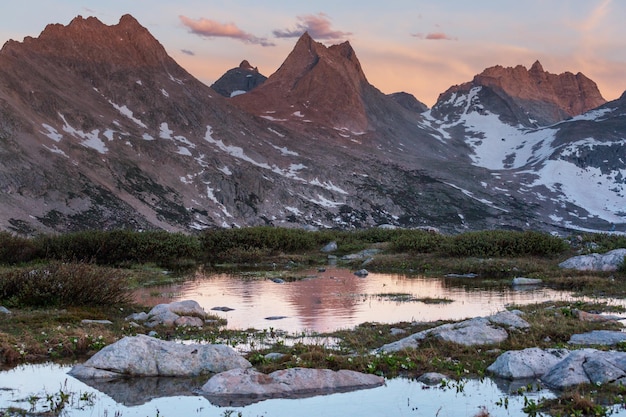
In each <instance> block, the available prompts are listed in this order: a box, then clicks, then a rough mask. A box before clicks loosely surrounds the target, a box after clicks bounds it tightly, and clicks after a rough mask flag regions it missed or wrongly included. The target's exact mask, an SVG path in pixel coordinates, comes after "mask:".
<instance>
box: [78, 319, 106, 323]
mask: <svg viewBox="0 0 626 417" xmlns="http://www.w3.org/2000/svg"><path fill="white" fill-rule="evenodd" d="M80 322H81V324H113V322H112V321H111V320H90V319H84V320H81V321H80Z"/></svg>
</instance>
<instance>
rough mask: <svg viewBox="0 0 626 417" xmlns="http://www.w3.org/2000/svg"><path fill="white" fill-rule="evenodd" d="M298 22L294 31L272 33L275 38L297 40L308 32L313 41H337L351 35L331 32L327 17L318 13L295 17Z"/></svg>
mask: <svg viewBox="0 0 626 417" xmlns="http://www.w3.org/2000/svg"><path fill="white" fill-rule="evenodd" d="M297 19H298V22H297V23H296V28H295V29H283V30H278V29H276V30H274V31H273V32H272V33H273V34H274V36H276V37H277V38H298V37H300V36H302V34H303V33H304V32H308V33H309V35H311V37H312V38H313V39H328V40H338V39H345V38H346V37H348V36H350V35H352V32H342V31H339V30H333V29H332V28H331V22H330V19H329V18H328V15H326V14H325V13H318V14H316V15H313V14H307V15H303V16H297Z"/></svg>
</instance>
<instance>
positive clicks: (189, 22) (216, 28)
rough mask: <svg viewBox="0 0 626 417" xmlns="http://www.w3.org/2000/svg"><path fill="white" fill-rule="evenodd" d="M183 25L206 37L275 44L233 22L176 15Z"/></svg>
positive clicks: (258, 43)
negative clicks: (240, 27)
mask: <svg viewBox="0 0 626 417" xmlns="http://www.w3.org/2000/svg"><path fill="white" fill-rule="evenodd" d="M178 17H179V18H180V21H181V22H182V23H183V25H185V26H187V27H188V28H189V31H190V32H191V33H193V34H196V35H198V36H202V37H206V38H233V39H238V40H240V41H243V42H246V43H252V44H256V45H261V46H275V44H274V43H273V42H271V41H268V40H267V38H259V37H257V36H254V35H252V34H250V33H247V32H244V31H243V30H241V29H239V28H238V27H237V25H235V24H234V23H220V22H216V21H215V20H210V19H205V18H200V19H197V20H194V19H190V18H188V17H186V16H182V15H181V16H178Z"/></svg>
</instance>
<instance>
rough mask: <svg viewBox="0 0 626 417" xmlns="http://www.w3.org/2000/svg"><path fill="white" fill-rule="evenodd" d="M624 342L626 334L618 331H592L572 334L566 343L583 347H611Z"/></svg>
mask: <svg viewBox="0 0 626 417" xmlns="http://www.w3.org/2000/svg"><path fill="white" fill-rule="evenodd" d="M624 341H626V333H624V332H621V331H619V330H592V331H590V332H587V333H581V334H573V335H572V336H571V337H570V339H569V341H568V342H567V343H569V344H571V345H585V346H592V345H605V346H612V345H616V344H618V343H621V342H624Z"/></svg>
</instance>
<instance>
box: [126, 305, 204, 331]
mask: <svg viewBox="0 0 626 417" xmlns="http://www.w3.org/2000/svg"><path fill="white" fill-rule="evenodd" d="M129 317H130V316H129ZM180 317H196V318H198V319H200V320H194V321H193V322H195V323H196V324H197V325H198V327H202V325H203V324H204V319H205V318H206V317H207V314H206V312H205V311H204V309H203V308H202V307H200V304H198V303H197V302H196V301H193V300H184V301H175V302H172V303H169V304H158V305H156V306H154V307H153V308H152V310H150V312H149V313H148V319H147V320H146V322H145V325H146V326H148V327H156V326H159V325H162V326H167V327H174V326H177V324H176V323H177V320H179V318H180ZM134 320H137V318H135V319H134ZM179 322H180V321H179ZM185 322H187V323H191V322H192V321H191V320H185Z"/></svg>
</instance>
